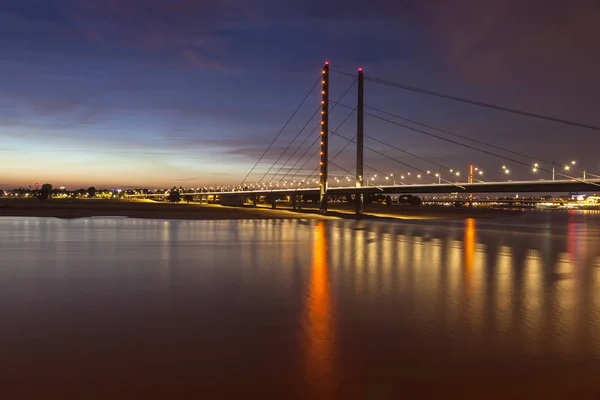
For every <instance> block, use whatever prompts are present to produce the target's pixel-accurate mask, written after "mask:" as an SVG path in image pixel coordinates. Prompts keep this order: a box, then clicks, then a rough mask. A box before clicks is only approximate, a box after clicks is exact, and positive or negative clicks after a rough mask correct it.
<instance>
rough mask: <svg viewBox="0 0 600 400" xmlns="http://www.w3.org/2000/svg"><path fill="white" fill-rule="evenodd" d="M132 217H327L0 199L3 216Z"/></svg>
mask: <svg viewBox="0 0 600 400" xmlns="http://www.w3.org/2000/svg"><path fill="white" fill-rule="evenodd" d="M2 216H5V217H6V216H12V217H17V216H18V217H55V218H87V217H129V218H152V219H183V220H223V219H326V218H332V217H327V216H321V215H319V214H312V213H311V214H305V213H295V212H291V211H285V210H270V209H265V208H238V207H224V206H220V205H218V204H195V203H192V204H185V203H180V204H169V203H159V202H154V201H151V200H105V199H51V200H48V201H45V202H41V201H39V200H36V199H0V217H2Z"/></svg>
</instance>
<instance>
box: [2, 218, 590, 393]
mask: <svg viewBox="0 0 600 400" xmlns="http://www.w3.org/2000/svg"><path fill="white" fill-rule="evenodd" d="M599 234H600V214H597V213H596V214H594V213H576V212H572V213H561V212H545V213H531V214H528V215H526V216H525V217H523V218H519V219H497V220H477V221H475V220H467V221H460V222H447V223H439V222H438V223H420V224H415V223H360V222H354V221H327V222H324V221H320V222H317V221H196V222H194V221H156V220H129V219H100V218H98V219H96V218H92V219H81V220H70V221H69V220H58V219H41V218H2V219H0V398H2V399H21V398H23V399H155V398H161V399H188V398H189V399H220V398H225V399H229V398H240V399H248V398H278V399H294V398H306V399H320V398H340V399H354V398H357V399H398V398H402V399H454V398H456V399H495V398H499V399H500V398H502V399H508V398H510V399H512V398H523V399H532V398H543V399H550V398H558V399H566V398H568V399H587V398H590V399H592V398H594V399H596V398H600V258H599V256H600V240H599Z"/></svg>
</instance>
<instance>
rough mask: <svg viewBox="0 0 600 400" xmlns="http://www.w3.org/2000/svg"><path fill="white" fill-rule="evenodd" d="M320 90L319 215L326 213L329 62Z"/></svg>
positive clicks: (324, 68)
mask: <svg viewBox="0 0 600 400" xmlns="http://www.w3.org/2000/svg"><path fill="white" fill-rule="evenodd" d="M322 77H323V80H322V82H321V83H322V85H323V86H322V90H321V153H320V155H321V161H320V162H319V164H320V167H321V169H320V172H319V178H320V179H319V203H320V204H319V213H321V214H326V213H327V170H328V168H327V167H328V164H329V151H328V150H329V62H325V65H324V66H323V74H322Z"/></svg>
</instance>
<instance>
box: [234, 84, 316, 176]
mask: <svg viewBox="0 0 600 400" xmlns="http://www.w3.org/2000/svg"><path fill="white" fill-rule="evenodd" d="M322 77H323V74H321V75H319V79H317V81H316V82H315V83H314V85H313V86H312V87H311V89H310V90H309V91H308V93H306V96H304V98H303V99H302V101H301V102H300V104H298V106H297V107H296V109H295V110H294V112H293V113H292V115H291V116H290V117H289V118H288V120H287V121H286V122H285V124H283V127H282V128H281V129H280V130H279V132H278V133H277V135H275V137H274V138H273V140H272V141H271V143H270V144H269V146H268V147H267V149H266V150H265V151H264V152H263V153H262V155H261V156H260V158H259V159H258V161H256V163H254V166H253V167H252V169H251V170H250V172H248V174H246V176H245V177H244V179H243V180H242V183H241V185H243V184H244V183H245V182H246V179H248V177H249V176H250V174H251V173H252V171H254V169H255V168H256V166H257V165H258V163H260V161H261V160H262V159H263V158H264V156H265V154H267V152H268V151H269V149H270V148H271V147H272V146H273V143H275V141H276V140H277V138H278V137H279V136H280V135H281V134H282V133H283V131H284V129H285V128H286V127H287V126H288V124H289V123H290V122H291V120H292V118H294V116H295V115H296V114H297V113H298V111H299V110H300V108H301V107H302V105H303V104H304V102H306V99H308V96H310V94H311V93H312V92H313V90H315V88H316V87H317V85H318V84H319V83H321V78H322Z"/></svg>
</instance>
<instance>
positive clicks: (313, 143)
mask: <svg viewBox="0 0 600 400" xmlns="http://www.w3.org/2000/svg"><path fill="white" fill-rule="evenodd" d="M353 85H354V83H353V84H352V85H351V86H350V87H349V88H348V89H347V90H346V92H344V94H343V95H342V97H343V96H345V95H346V93H347V92H348V91H349V90H350V88H352V86H353ZM340 100H341V98H340ZM330 101H331V100H330ZM336 106H337V102H334V105H333V107H331V110H330V112H331V111H333V109H334V108H335V107H336ZM353 113H354V109H352V111H351V112H350V113H349V114H348V115H347V116H346V118H344V119H343V120H342V122H341V123H340V124H339V125H338V127H337V129H340V128H341V127H342V126H343V125H344V124H345V123H346V121H348V119H349V118H350V117H351V116H352V114H353ZM319 126H321V124H319V125H317V127H319ZM315 129H316V128H315ZM320 140H321V137H320V136H317V137H316V138H315V140H314V141H313V142H312V143H311V144H310V145H309V146H308V147H307V148H306V150H305V151H304V153H303V154H302V155H301V156H300V158H298V160H297V161H296V163H294V165H292V167H291V168H290V169H289V170H288V173H286V175H284V177H283V178H281V180H283V179H285V177H286V176H287V175H288V174H289V172H291V171H292V170H293V169H294V168H295V167H296V165H297V164H298V163H299V162H300V160H302V159H303V158H304V156H305V155H306V153H308V151H309V150H310V149H311V147H312V146H314V145H315V144H316V143H317V142H318V141H320ZM338 154H339V153H338ZM311 157H312V156H311ZM336 157H337V155H336ZM334 158H335V157H334ZM309 161H310V157H309V158H308V159H307V160H306V161H305V162H304V164H302V165H301V166H300V168H298V170H297V171H296V173H294V175H292V176H291V177H290V179H294V178H295V177H296V176H297V175H298V174H299V173H300V171H302V168H304V167H305V166H306V164H308V162H309ZM319 168H320V166H317V168H316V169H315V170H314V171H313V172H311V173H310V175H309V176H312V175H313V174H314V173H315V172H316V171H317V170H318V169H319ZM281 180H280V182H281Z"/></svg>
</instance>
